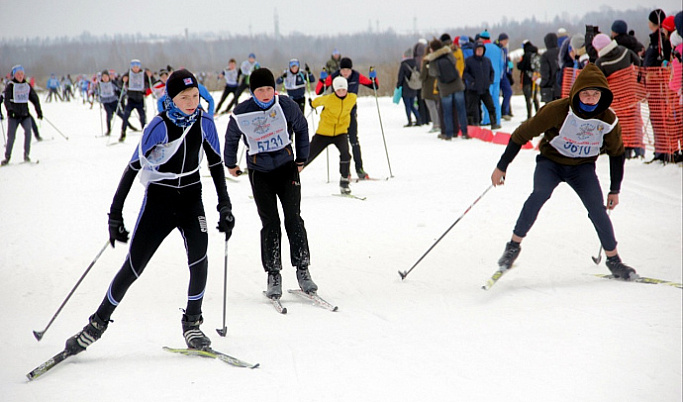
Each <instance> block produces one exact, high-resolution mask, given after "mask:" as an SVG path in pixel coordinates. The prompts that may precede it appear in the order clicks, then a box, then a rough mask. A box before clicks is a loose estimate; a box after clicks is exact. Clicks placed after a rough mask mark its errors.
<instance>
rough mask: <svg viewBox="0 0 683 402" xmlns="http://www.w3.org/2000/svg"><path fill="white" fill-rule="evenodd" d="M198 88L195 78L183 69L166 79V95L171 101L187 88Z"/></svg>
mask: <svg viewBox="0 0 683 402" xmlns="http://www.w3.org/2000/svg"><path fill="white" fill-rule="evenodd" d="M198 87H199V84H198V83H197V78H195V76H194V75H193V74H192V73H191V72H189V71H187V70H185V69H182V70H176V71H174V72H173V73H172V74H171V75H170V76H169V77H168V81H166V95H168V97H169V98H171V99H173V98H175V97H176V95H178V94H179V93H181V92H183V91H184V90H186V89H188V88H198Z"/></svg>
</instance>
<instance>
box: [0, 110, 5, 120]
mask: <svg viewBox="0 0 683 402" xmlns="http://www.w3.org/2000/svg"><path fill="white" fill-rule="evenodd" d="M0 120H5V116H3V114H2V112H0Z"/></svg>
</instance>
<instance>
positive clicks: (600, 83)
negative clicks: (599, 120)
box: [569, 63, 614, 118]
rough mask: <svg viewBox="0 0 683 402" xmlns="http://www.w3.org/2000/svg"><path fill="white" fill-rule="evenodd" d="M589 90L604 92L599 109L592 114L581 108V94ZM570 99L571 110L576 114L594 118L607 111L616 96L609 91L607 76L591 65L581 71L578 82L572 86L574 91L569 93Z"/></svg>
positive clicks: (577, 78)
mask: <svg viewBox="0 0 683 402" xmlns="http://www.w3.org/2000/svg"><path fill="white" fill-rule="evenodd" d="M587 88H595V89H599V90H600V92H602V95H601V96H600V101H599V102H598V107H597V108H596V109H595V110H594V111H593V112H591V113H586V112H583V111H581V109H580V108H579V92H581V91H582V90H584V89H587ZM569 98H570V99H571V108H572V111H573V112H574V114H576V115H577V116H580V117H582V118H592V117H594V116H598V115H600V114H601V113H602V112H604V111H605V110H607V109H608V108H609V107H610V105H611V104H612V99H613V98H614V96H613V95H612V91H611V90H610V89H609V84H608V83H607V78H606V77H605V74H603V73H602V71H600V69H599V68H598V67H596V66H595V64H593V63H589V64H587V65H586V67H584V69H583V70H581V73H579V76H578V77H576V81H574V85H572V89H571V90H570V91H569Z"/></svg>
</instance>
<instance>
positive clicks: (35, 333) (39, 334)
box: [33, 239, 109, 341]
mask: <svg viewBox="0 0 683 402" xmlns="http://www.w3.org/2000/svg"><path fill="white" fill-rule="evenodd" d="M108 246H109V239H107V242H106V243H104V246H103V247H102V249H101V250H100V252H99V253H97V255H96V256H95V258H94V259H93V260H92V262H91V263H90V265H88V268H86V269H85V272H83V275H81V278H80V279H79V280H78V282H76V285H75V286H74V287H73V289H71V292H69V294H68V295H67V296H66V299H64V301H63V302H62V305H61V306H59V308H58V309H57V312H56V313H55V314H54V315H53V316H52V318H51V319H50V322H48V323H47V326H46V327H45V329H44V330H42V331H33V336H35V337H36V339H37V340H38V341H40V340H41V339H43V335H44V334H45V332H47V329H48V328H50V325H52V323H53V322H54V321H55V318H57V316H58V315H59V313H60V312H61V311H62V308H64V306H65V305H66V302H68V301H69V299H70V298H71V295H73V294H74V292H75V291H76V288H78V285H80V284H81V282H82V281H83V279H84V278H85V276H86V275H87V274H88V272H90V269H91V268H92V267H93V265H95V263H96V262H97V260H98V259H99V258H100V256H101V255H102V253H104V250H106V249H107V247H108Z"/></svg>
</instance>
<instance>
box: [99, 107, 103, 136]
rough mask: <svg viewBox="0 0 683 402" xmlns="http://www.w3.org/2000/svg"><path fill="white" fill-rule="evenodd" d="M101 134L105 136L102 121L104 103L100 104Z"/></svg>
mask: <svg viewBox="0 0 683 402" xmlns="http://www.w3.org/2000/svg"><path fill="white" fill-rule="evenodd" d="M100 133H102V136H104V121H103V120H102V102H100Z"/></svg>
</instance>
